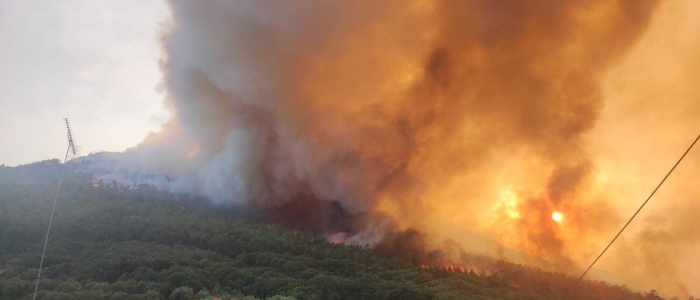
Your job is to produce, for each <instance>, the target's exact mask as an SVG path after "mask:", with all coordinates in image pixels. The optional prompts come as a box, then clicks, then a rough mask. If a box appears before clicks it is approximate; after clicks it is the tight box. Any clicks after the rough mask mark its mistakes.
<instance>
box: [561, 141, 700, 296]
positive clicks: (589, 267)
mask: <svg viewBox="0 0 700 300" xmlns="http://www.w3.org/2000/svg"><path fill="white" fill-rule="evenodd" d="M699 139H700V135H698V137H697V138H695V141H693V143H692V144H690V147H688V150H685V153H683V155H682V156H681V158H680V159H678V161H677V162H676V164H675V165H673V168H671V170H670V171H668V173H667V174H666V176H665V177H664V179H662V180H661V182H660V183H659V185H657V186H656V188H655V189H654V191H653V192H651V194H650V195H649V197H648V198H647V200H646V201H644V203H642V206H640V207H639V209H637V212H635V213H634V215H632V217H631V218H630V219H629V221H627V224H625V226H623V227H622V229H620V232H618V233H617V235H616V236H615V237H614V238H613V239H612V241H610V243H609V244H608V246H607V247H605V249H603V252H601V253H600V255H598V257H597V258H596V259H595V260H594V261H593V263H591V265H590V266H588V269H586V271H584V272H583V274H581V277H579V278H578V280H576V282H575V283H574V285H572V286H571V288H569V290H568V291H567V292H566V294H564V297H563V298H564V299H565V298H566V297H568V296H569V294H570V293H571V291H573V290H574V288H575V287H576V285H577V284H578V283H579V282H580V281H581V279H583V277H584V276H586V273H588V271H590V270H591V268H592V267H593V265H595V263H596V262H598V260H599V259H600V257H602V256H603V254H605V251H608V248H610V246H611V245H612V244H613V243H614V242H615V240H617V238H618V237H619V236H620V234H622V232H623V231H624V230H625V228H627V225H629V224H630V223H632V220H634V218H635V217H636V216H637V214H639V212H640V211H641V210H642V208H644V206H645V205H647V202H649V199H651V197H652V196H654V194H656V191H658V190H659V188H660V187H661V185H662V184H664V182H665V181H666V179H667V178H668V177H669V176H670V175H671V173H673V170H675V169H676V167H677V166H678V164H680V163H681V161H682V160H683V158H685V155H686V154H688V152H690V149H692V148H693V146H695V143H697V142H698V140H699Z"/></svg>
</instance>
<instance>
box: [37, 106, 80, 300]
mask: <svg viewBox="0 0 700 300" xmlns="http://www.w3.org/2000/svg"><path fill="white" fill-rule="evenodd" d="M64 120H65V122H66V128H67V129H68V149H66V156H65V157H64V158H63V166H62V167H61V175H60V176H58V186H57V187H56V194H55V196H54V198H53V207H52V208H51V217H50V218H49V226H48V228H47V229H46V238H45V239H44V250H43V251H42V252H41V262H40V263H39V273H38V274H37V276H36V285H35V286H34V297H33V298H32V299H33V300H36V294H37V291H38V290H39V281H40V280H41V269H42V268H43V267H44V256H45V255H46V245H48V243H49V233H50V232H51V223H52V222H53V215H54V212H55V211H56V202H58V193H59V191H60V190H61V181H62V180H63V173H64V172H65V170H66V162H68V154H69V153H71V150H72V152H73V154H74V155H75V154H76V150H75V145H74V144H73V135H72V134H71V130H70V126H69V125H68V119H64Z"/></svg>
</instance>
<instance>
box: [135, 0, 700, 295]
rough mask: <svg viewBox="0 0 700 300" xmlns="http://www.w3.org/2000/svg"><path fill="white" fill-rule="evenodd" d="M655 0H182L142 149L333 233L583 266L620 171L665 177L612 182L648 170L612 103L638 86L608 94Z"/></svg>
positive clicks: (672, 150) (287, 219)
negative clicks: (157, 109)
mask: <svg viewBox="0 0 700 300" xmlns="http://www.w3.org/2000/svg"><path fill="white" fill-rule="evenodd" d="M657 2H658V1H656V0H618V1H608V0H605V1H603V0H600V1H543V0H535V1H516V0H513V1H490V0H455V1H451V0H411V1H294V2H285V1H259V0H254V1H253V0H250V1H244V0H240V1H214V0H211V1H178V0H173V1H170V3H169V4H170V8H171V11H172V20H170V21H169V22H168V23H167V24H166V26H165V27H166V29H165V33H164V36H163V59H162V61H161V68H162V70H163V73H164V77H165V78H164V82H163V86H162V89H163V90H164V93H165V94H166V95H167V96H166V100H165V105H166V106H167V108H168V109H169V110H170V111H171V112H172V114H173V117H172V120H171V121H170V122H169V123H167V124H166V125H165V126H164V128H163V131H162V132H159V133H154V134H152V135H151V136H150V137H149V138H148V139H147V140H146V141H144V143H143V144H142V145H140V146H139V147H137V148H135V149H132V150H130V152H128V153H127V154H134V155H133V156H134V157H138V160H140V163H141V164H143V165H146V166H149V168H151V169H153V170H158V171H160V172H164V173H166V174H168V175H169V176H171V177H173V178H187V179H188V180H191V181H193V182H195V184H194V185H195V186H197V189H199V190H200V191H201V192H202V193H204V194H206V195H207V196H209V197H210V198H212V199H213V200H214V201H218V202H227V203H233V204H236V205H239V206H241V207H245V208H247V209H251V210H254V211H257V212H259V213H260V214H261V216H262V217H263V218H268V219H271V220H275V221H279V222H282V223H285V224H288V225H289V226H294V227H298V228H303V229H308V230H314V231H316V232H318V233H320V234H323V235H326V236H327V237H328V239H329V240H332V241H336V242H345V243H355V244H362V245H365V244H369V245H370V246H377V245H379V246H383V247H385V248H387V249H390V250H394V251H397V252H406V251H408V252H411V251H413V252H411V253H413V254H407V255H409V256H410V257H413V258H415V259H416V260H421V259H430V257H432V256H431V255H435V252H432V253H431V252H430V251H432V250H438V251H441V252H440V253H439V256H441V258H444V259H448V258H449V257H445V256H452V257H451V258H449V259H454V260H458V259H459V255H450V251H449V250H448V249H447V248H449V247H447V248H445V247H443V246H441V245H444V244H445V241H450V242H449V243H450V244H452V245H459V247H461V248H462V249H468V250H470V251H476V252H483V253H487V254H490V255H495V256H497V257H498V258H505V259H511V260H516V261H521V262H526V263H532V264H537V265H539V266H542V267H545V268H551V269H556V270H559V271H566V272H576V271H578V270H579V267H581V266H582V265H584V264H585V263H587V262H589V261H590V260H591V259H592V257H594V256H595V254H597V253H598V251H600V250H601V249H602V247H603V245H604V243H605V242H606V241H607V240H609V238H610V237H612V235H613V232H614V231H616V230H617V229H618V228H619V227H620V225H621V224H622V222H624V219H625V218H626V217H627V214H626V213H627V212H628V211H630V210H631V209H630V207H628V206H625V205H626V204H633V203H636V202H632V200H637V199H639V198H640V197H637V196H639V195H637V194H636V191H635V193H629V192H621V193H620V195H625V196H634V197H636V198H633V199H630V200H627V201H629V202H619V201H621V200H619V199H617V198H616V197H615V196H616V194H615V192H613V188H621V189H623V190H630V189H643V190H644V191H646V190H649V187H650V186H652V184H649V185H647V183H650V182H652V181H653V180H655V179H654V178H656V177H653V176H649V178H648V179H649V180H647V177H644V180H643V181H638V182H634V184H640V186H638V187H636V186H633V185H631V184H626V183H630V182H628V181H625V180H627V178H625V179H620V180H619V181H616V183H609V182H608V183H605V182H603V181H601V178H603V177H604V176H608V177H606V178H609V177H615V176H618V175H620V176H623V175H629V174H631V173H623V172H620V173H619V174H615V173H614V172H612V170H614V168H615V167H616V166H615V164H614V162H611V160H609V159H610V158H611V157H612V158H617V157H620V156H624V155H623V154H620V153H619V152H618V153H617V154H616V155H617V156H615V155H612V154H611V155H612V156H606V155H607V154H610V153H615V152H614V151H619V150H620V149H624V148H625V147H628V145H627V144H624V140H616V139H615V138H614V137H613V136H614V135H612V133H613V132H614V130H615V129H614V128H620V127H619V126H623V125H620V124H622V123H621V122H622V121H621V119H619V118H618V117H620V118H624V117H623V116H618V117H615V116H613V117H610V116H609V115H605V114H604V112H607V111H608V108H609V107H612V110H611V111H613V112H617V113H620V112H623V111H624V109H626V107H625V106H622V108H620V106H619V105H620V104H619V103H631V102H630V101H626V100H624V99H630V98H631V97H628V96H625V95H620V93H621V92H617V95H620V97H619V98H618V99H613V98H612V97H611V96H609V95H615V91H614V89H611V88H610V87H609V82H611V77H610V76H611V75H610V74H615V72H618V73H619V72H622V71H619V70H620V67H618V66H620V65H624V63H625V61H626V60H625V59H626V57H628V56H627V55H631V54H629V53H630V52H633V50H634V49H638V48H636V45H638V43H639V42H640V37H641V36H642V35H643V34H644V33H645V32H646V31H647V27H648V26H649V24H650V23H651V22H652V19H653V17H654V13H655V11H656V9H657V7H658V6H659V5H658V3H657ZM696 49H697V48H696ZM634 51H637V50H634ZM640 55H653V54H650V53H647V54H640ZM695 62H696V66H700V65H697V62H698V60H695ZM696 69H697V68H696ZM616 70H618V71H616ZM695 75H696V76H695V78H698V76H697V72H695ZM623 77H624V76H621V77H618V78H623ZM641 82H643V80H642V81H636V82H635V83H637V84H641ZM696 91H697V90H696ZM695 95H697V93H696V94H695ZM615 101H616V102H615ZM608 102H614V103H613V104H610V103H608ZM615 103H617V104H615ZM604 104H605V105H604ZM693 109H694V111H695V112H697V111H698V110H699V109H700V108H699V106H698V105H697V104H696V105H695V106H694V108H693ZM633 113H635V112H633ZM668 118H671V115H669V117H668ZM640 120H642V119H640ZM601 124H606V126H607V127H602V126H603V125H601ZM695 124H698V122H695ZM601 128H602V129H601ZM696 129H697V127H696ZM657 135H663V133H662V132H657ZM691 135H692V134H691ZM684 137H685V136H684ZM680 140H681V138H680V137H679V138H678V144H679V145H680V144H681V143H682V142H680ZM601 141H608V142H610V143H608V144H604V142H601ZM635 143H636V144H633V145H634V146H635V147H636V146H640V147H641V142H640V140H636V142H635ZM674 146H675V144H674ZM681 148H682V146H681ZM678 149H679V148H676V147H671V146H669V148H668V149H667V152H668V153H669V156H668V157H671V156H674V155H676V153H677V152H679V151H677V150H678ZM635 157H637V156H636V155H635ZM628 162H629V160H628ZM695 162H696V163H697V160H696V161H695ZM666 165H668V161H666V160H664V161H662V163H661V162H660V166H666ZM696 165H697V164H696ZM629 166H630V165H623V166H622V167H620V170H624V171H625V172H631V169H629V168H627V167H629ZM610 168H613V169H610ZM644 170H651V169H649V168H644ZM658 170H660V169H658ZM658 170H657V169H655V170H654V171H658ZM660 173H662V172H656V173H655V174H654V175H657V174H660ZM645 176H646V175H645ZM642 184H644V185H643V186H642ZM640 194H641V192H640ZM695 195H696V199H697V195H698V194H697V193H696V194H695ZM631 198H632V197H631ZM555 211H558V212H561V213H562V214H563V216H564V217H563V220H562V221H561V222H554V221H553V220H552V218H551V215H552V213H553V212H555ZM621 212H624V214H621ZM696 214H697V213H696ZM690 220H692V218H687V219H683V220H682V222H686V223H687V222H689V221H690ZM656 222H665V221H664V220H657V221H656ZM668 222H670V221H668ZM668 226H681V225H680V224H676V225H668ZM685 230H686V231H687V230H688V227H686V229H685ZM640 234H641V235H634V237H636V238H639V239H643V240H644V241H645V243H655V241H668V240H672V239H676V238H679V237H676V236H672V235H671V236H668V235H666V234H665V233H663V234H662V233H659V232H656V231H650V230H646V231H645V230H642V231H641V233H640ZM678 234H680V233H678ZM694 237H695V239H683V240H684V241H688V243H690V241H692V243H694V244H693V245H696V247H697V244H698V242H700V241H698V238H697V237H698V235H694ZM632 239H633V238H630V239H629V240H627V241H626V242H625V241H623V242H622V243H632ZM625 245H627V247H633V246H632V244H625ZM650 247H653V246H650ZM654 251H657V252H663V251H666V250H665V248H654ZM634 252H635V253H637V254H635V255H639V256H640V258H639V259H640V260H644V259H646V258H645V257H643V256H644V255H646V253H647V252H645V251H643V250H639V251H634ZM667 254H672V253H665V254H664V255H665V256H664V257H666V256H667ZM614 255H615V254H613V256H614ZM619 259H621V258H619ZM621 261H622V260H621ZM624 261H629V260H624ZM613 265H615V264H614V263H613V264H611V265H609V267H607V269H610V270H615V268H616V267H620V268H621V269H622V268H623V267H621V266H613ZM664 265H673V262H666V263H664ZM646 271H649V270H645V271H644V272H642V274H647V273H645V272H646ZM618 275H619V278H622V279H625V278H626V279H630V278H631V277H625V276H626V275H625V274H623V273H619V274H618ZM628 275H629V274H628ZM675 275H677V274H675ZM675 275H674V276H675ZM630 276H631V275H630ZM676 283H677V281H674V283H673V284H676Z"/></svg>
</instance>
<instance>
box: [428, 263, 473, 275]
mask: <svg viewBox="0 0 700 300" xmlns="http://www.w3.org/2000/svg"><path fill="white" fill-rule="evenodd" d="M420 267H421V269H432V270H443V271H448V272H452V273H467V269H466V268H464V267H462V266H457V265H453V264H448V265H432V266H431V265H425V264H423V265H421V266H420Z"/></svg>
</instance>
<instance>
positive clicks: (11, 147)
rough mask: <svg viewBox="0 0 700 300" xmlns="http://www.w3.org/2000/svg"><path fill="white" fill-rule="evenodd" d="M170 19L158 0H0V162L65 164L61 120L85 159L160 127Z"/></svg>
mask: <svg viewBox="0 0 700 300" xmlns="http://www.w3.org/2000/svg"><path fill="white" fill-rule="evenodd" d="M167 14H168V10H167V6H166V4H165V3H163V2H162V1H138V0H126V1H121V0H120V1H92V0H85V1H83V0H58V1H42V0H27V1H12V0H0V164H8V165H17V164H23V163H30V162H34V161H38V160H43V159H49V158H57V157H61V158H63V155H64V153H65V147H66V141H65V134H64V132H65V129H64V128H63V123H62V118H63V117H69V118H70V119H71V121H72V123H73V125H74V127H75V130H76V141H77V142H78V144H79V146H82V148H83V153H84V154H88V153H90V152H93V151H100V150H108V151H123V150H124V149H126V148H128V147H132V146H134V145H136V144H137V143H138V142H140V141H141V140H142V139H143V138H144V137H145V136H146V135H147V134H148V132H149V131H152V130H157V129H158V128H159V126H160V124H161V123H162V122H163V121H164V120H165V118H166V116H167V113H166V112H165V111H164V109H163V107H162V104H161V102H162V98H163V96H162V94H160V93H158V92H157V90H156V85H157V84H158V83H159V82H160V81H161V78H162V77H161V75H160V72H159V70H158V59H159V57H160V48H159V39H158V31H159V27H160V24H161V22H163V20H164V19H165V18H166V17H167Z"/></svg>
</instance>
